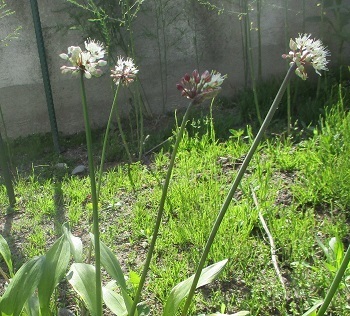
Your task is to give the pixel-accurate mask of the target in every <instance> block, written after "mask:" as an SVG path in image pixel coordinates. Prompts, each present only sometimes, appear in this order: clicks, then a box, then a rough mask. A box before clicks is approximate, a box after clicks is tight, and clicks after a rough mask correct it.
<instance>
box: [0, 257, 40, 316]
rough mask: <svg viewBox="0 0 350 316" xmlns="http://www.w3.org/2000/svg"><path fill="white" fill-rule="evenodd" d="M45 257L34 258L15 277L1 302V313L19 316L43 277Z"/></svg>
mask: <svg viewBox="0 0 350 316" xmlns="http://www.w3.org/2000/svg"><path fill="white" fill-rule="evenodd" d="M44 264H45V257H44V256H40V257H34V258H32V259H30V260H29V261H28V262H27V263H25V264H24V265H23V266H22V267H21V268H20V269H19V270H18V271H17V272H16V274H15V275H14V277H13V278H12V280H11V282H10V284H9V285H8V287H7V289H6V291H5V293H4V294H3V295H2V297H1V300H0V311H1V313H3V314H5V315H14V316H19V315H20V313H21V311H22V309H23V306H24V304H25V303H26V301H27V300H28V299H29V298H30V297H31V295H32V294H33V293H34V291H35V289H36V288H37V286H38V284H39V282H40V280H41V277H42V275H43V266H44Z"/></svg>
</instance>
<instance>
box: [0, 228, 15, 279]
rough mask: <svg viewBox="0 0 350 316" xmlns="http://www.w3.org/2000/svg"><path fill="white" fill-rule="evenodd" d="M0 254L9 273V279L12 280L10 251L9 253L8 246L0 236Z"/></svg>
mask: <svg viewBox="0 0 350 316" xmlns="http://www.w3.org/2000/svg"><path fill="white" fill-rule="evenodd" d="M0 254H1V255H2V257H3V258H4V260H5V263H6V265H7V268H8V270H9V273H10V277H11V278H12V277H13V275H14V273H13V266H12V259H11V251H10V248H9V245H8V244H7V241H6V240H5V238H4V237H3V236H2V235H0Z"/></svg>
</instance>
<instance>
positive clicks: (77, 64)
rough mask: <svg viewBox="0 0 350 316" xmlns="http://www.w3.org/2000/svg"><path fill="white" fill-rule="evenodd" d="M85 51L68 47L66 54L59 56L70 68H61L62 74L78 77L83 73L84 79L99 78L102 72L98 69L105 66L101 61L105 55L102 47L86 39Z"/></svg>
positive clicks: (76, 47)
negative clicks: (68, 63) (66, 61)
mask: <svg viewBox="0 0 350 316" xmlns="http://www.w3.org/2000/svg"><path fill="white" fill-rule="evenodd" d="M85 49H86V51H82V49H81V48H80V47H79V46H70V47H68V54H60V57H61V58H62V59H64V60H68V61H69V62H70V63H71V66H62V67H61V70H62V73H72V74H73V75H78V74H79V73H81V72H83V73H84V76H85V78H87V79H90V78H91V77H99V76H101V75H102V70H101V69H99V68H98V67H101V66H105V65H106V64H107V62H106V61H105V60H103V58H104V55H105V53H106V52H105V50H104V46H103V44H102V43H100V42H98V41H94V40H91V39H88V40H87V41H85Z"/></svg>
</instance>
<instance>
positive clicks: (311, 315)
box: [302, 300, 323, 316]
mask: <svg viewBox="0 0 350 316" xmlns="http://www.w3.org/2000/svg"><path fill="white" fill-rule="evenodd" d="M322 303H323V301H322V300H319V301H317V302H316V303H315V304H314V306H312V307H311V308H310V309H309V310H308V311H307V312H305V313H304V314H303V315H302V316H316V315H317V308H319V307H320V306H321V305H322Z"/></svg>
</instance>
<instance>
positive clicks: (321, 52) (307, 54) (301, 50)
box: [282, 34, 330, 80]
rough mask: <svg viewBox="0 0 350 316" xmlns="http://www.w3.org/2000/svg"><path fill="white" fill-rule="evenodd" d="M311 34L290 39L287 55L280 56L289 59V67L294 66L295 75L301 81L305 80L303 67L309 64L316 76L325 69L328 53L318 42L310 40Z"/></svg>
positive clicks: (305, 75) (305, 74)
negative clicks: (295, 67)
mask: <svg viewBox="0 0 350 316" xmlns="http://www.w3.org/2000/svg"><path fill="white" fill-rule="evenodd" d="M310 37H311V34H304V35H302V34H299V37H298V38H296V39H295V40H293V39H291V40H290V42H289V47H290V49H291V51H290V52H289V54H284V55H282V57H283V58H287V59H291V60H292V61H291V65H292V64H296V66H297V69H296V70H295V73H296V74H297V75H298V76H299V77H300V78H302V79H303V80H306V79H307V73H306V71H305V65H307V64H311V65H312V67H313V68H314V69H315V71H316V73H317V74H318V75H321V73H320V72H319V71H320V70H328V69H327V67H326V66H327V63H328V61H327V59H326V58H327V56H329V55H330V52H329V51H328V50H327V49H326V48H325V46H324V45H323V44H322V42H321V41H320V40H315V39H311V38H310Z"/></svg>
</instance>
